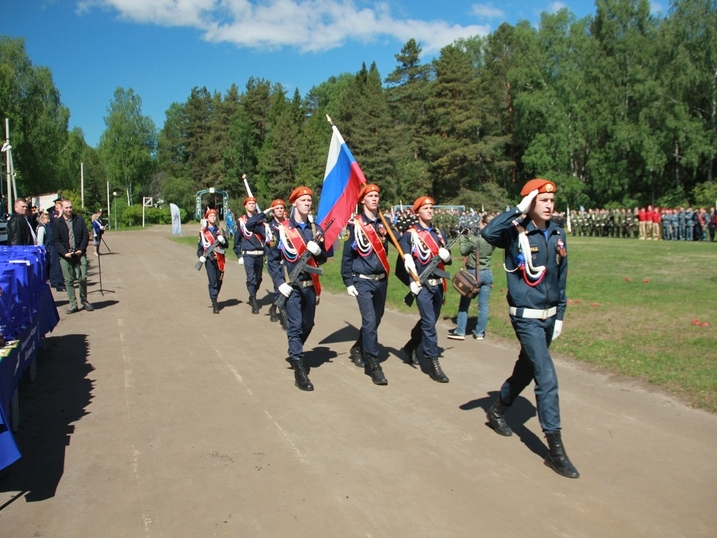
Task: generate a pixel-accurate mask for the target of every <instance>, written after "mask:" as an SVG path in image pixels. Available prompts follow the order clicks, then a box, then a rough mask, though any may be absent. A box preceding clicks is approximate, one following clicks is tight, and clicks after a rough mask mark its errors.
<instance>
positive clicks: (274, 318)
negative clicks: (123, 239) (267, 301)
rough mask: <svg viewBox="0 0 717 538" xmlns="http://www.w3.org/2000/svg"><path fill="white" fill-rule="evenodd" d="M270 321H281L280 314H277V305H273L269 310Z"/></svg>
mask: <svg viewBox="0 0 717 538" xmlns="http://www.w3.org/2000/svg"><path fill="white" fill-rule="evenodd" d="M269 321H274V322H275V321H279V314H277V313H276V305H275V304H272V305H271V307H270V308H269Z"/></svg>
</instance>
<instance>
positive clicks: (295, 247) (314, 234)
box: [269, 187, 327, 391]
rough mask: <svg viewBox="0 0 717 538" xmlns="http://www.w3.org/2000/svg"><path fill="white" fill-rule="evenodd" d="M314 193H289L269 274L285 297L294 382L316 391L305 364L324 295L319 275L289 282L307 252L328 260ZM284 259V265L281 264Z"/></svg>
mask: <svg viewBox="0 0 717 538" xmlns="http://www.w3.org/2000/svg"><path fill="white" fill-rule="evenodd" d="M312 200H313V192H312V191H311V189H310V188H308V187H297V188H296V189H294V190H293V191H292V192H291V195H290V196H289V203H290V204H292V205H293V207H294V213H293V215H292V216H291V217H290V218H289V219H287V220H285V221H283V222H282V223H280V225H279V244H278V247H277V248H276V249H272V250H271V251H270V252H269V254H270V257H269V274H270V275H271V279H272V280H273V281H274V286H276V287H277V289H278V290H279V293H281V294H282V295H283V296H284V297H286V337H287V340H288V341H289V360H290V361H291V365H292V367H293V369H294V379H295V384H296V386H297V387H298V388H299V389H300V390H307V391H310V390H314V385H313V384H312V383H311V381H309V377H308V375H307V372H306V369H305V367H304V343H305V342H306V339H307V338H308V337H309V335H310V334H311V330H312V329H313V328H314V316H315V314H316V303H317V298H318V296H319V295H321V285H320V283H319V275H318V274H315V273H309V272H302V273H301V274H299V275H298V280H297V281H296V282H293V283H292V282H289V281H288V280H289V275H290V274H291V271H292V269H293V268H294V266H295V265H296V263H297V262H298V261H299V259H300V258H301V257H302V255H303V254H304V252H305V251H308V252H309V253H310V254H311V259H310V261H309V265H312V266H314V267H317V266H318V265H320V264H322V263H325V262H326V258H327V255H326V249H325V247H324V242H323V238H322V236H323V230H322V229H321V227H319V226H318V225H316V224H314V223H313V222H312V221H311V219H310V213H311V204H312ZM282 261H283V264H282Z"/></svg>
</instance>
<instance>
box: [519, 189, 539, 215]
mask: <svg viewBox="0 0 717 538" xmlns="http://www.w3.org/2000/svg"><path fill="white" fill-rule="evenodd" d="M536 196H538V189H533V190H532V191H530V192H529V193H528V194H526V195H525V196H524V197H523V199H522V200H521V201H520V203H519V204H518V206H517V207H518V209H519V210H520V212H521V213H527V212H528V210H529V209H530V204H532V203H533V200H535V197H536Z"/></svg>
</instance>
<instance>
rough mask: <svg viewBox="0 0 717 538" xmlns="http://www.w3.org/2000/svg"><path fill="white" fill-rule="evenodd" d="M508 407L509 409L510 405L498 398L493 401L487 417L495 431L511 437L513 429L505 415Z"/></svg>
mask: <svg viewBox="0 0 717 538" xmlns="http://www.w3.org/2000/svg"><path fill="white" fill-rule="evenodd" d="M506 409H508V406H507V405H505V404H504V403H503V402H502V401H501V400H500V398H498V399H497V400H496V401H495V402H493V405H491V406H490V409H488V412H487V413H486V415H485V417H486V418H487V419H488V425H489V426H490V427H491V428H493V429H494V430H495V433H497V434H499V435H502V436H504V437H510V436H511V435H513V430H511V429H510V426H508V423H507V422H506V421H505V418H504V417H503V414H504V413H505V410H506Z"/></svg>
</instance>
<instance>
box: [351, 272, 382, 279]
mask: <svg viewBox="0 0 717 538" xmlns="http://www.w3.org/2000/svg"><path fill="white" fill-rule="evenodd" d="M356 276H357V277H359V278H363V279H365V280H383V279H384V278H386V273H379V274H377V275H363V274H358V275H356Z"/></svg>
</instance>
